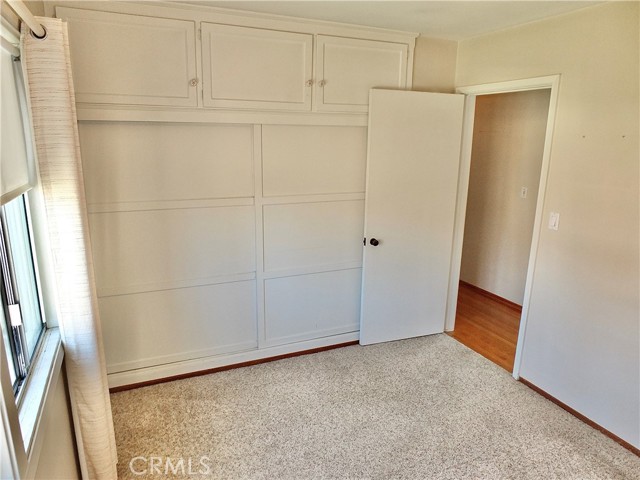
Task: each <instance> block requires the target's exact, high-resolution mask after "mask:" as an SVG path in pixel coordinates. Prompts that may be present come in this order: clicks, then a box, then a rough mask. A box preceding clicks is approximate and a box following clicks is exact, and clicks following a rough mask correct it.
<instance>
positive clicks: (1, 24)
mask: <svg viewBox="0 0 640 480" xmlns="http://www.w3.org/2000/svg"><path fill="white" fill-rule="evenodd" d="M0 36H1V37H2V38H4V39H5V40H6V41H7V42H9V44H11V45H13V46H14V47H15V48H16V49H17V50H18V53H19V52H20V32H19V31H18V30H17V29H16V28H15V27H14V26H13V25H11V24H10V23H9V21H8V20H7V19H6V18H4V17H1V20H0Z"/></svg>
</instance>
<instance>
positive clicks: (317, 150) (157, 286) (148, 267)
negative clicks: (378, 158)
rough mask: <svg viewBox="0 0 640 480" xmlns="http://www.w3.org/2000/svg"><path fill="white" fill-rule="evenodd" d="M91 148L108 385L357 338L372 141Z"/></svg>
mask: <svg viewBox="0 0 640 480" xmlns="http://www.w3.org/2000/svg"><path fill="white" fill-rule="evenodd" d="M80 135H81V144H82V145H81V148H82V153H83V162H84V175H85V183H86V189H87V202H88V205H89V211H90V212H91V213H90V228H91V238H92V244H93V255H94V263H95V268H96V283H97V288H98V295H99V304H100V312H101V315H102V319H103V322H102V323H103V329H104V341H105V346H106V354H107V362H108V368H109V373H111V374H115V373H119V372H127V371H131V370H133V369H144V368H147V367H153V368H157V367H158V366H161V365H166V364H171V363H174V362H181V361H186V360H194V359H199V358H203V357H211V356H215V355H225V354H233V353H237V352H243V351H247V350H251V349H257V348H262V347H272V346H277V345H283V344H288V343H294V342H300V341H305V340H310V339H315V338H321V337H329V336H332V335H340V334H345V333H348V332H357V330H358V323H359V315H360V283H361V278H360V277H361V267H362V234H363V229H364V227H363V221H364V176H365V163H366V128H364V127H338V126H299V125H298V126H293V125H264V126H263V125H251V124H245V125H230V124H200V123H196V124H180V123H160V122H159V123H142V122H140V123H138V122H81V124H80Z"/></svg>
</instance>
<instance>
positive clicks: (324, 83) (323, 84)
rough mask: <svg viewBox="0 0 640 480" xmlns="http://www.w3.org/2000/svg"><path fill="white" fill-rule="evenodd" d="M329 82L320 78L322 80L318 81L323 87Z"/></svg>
mask: <svg viewBox="0 0 640 480" xmlns="http://www.w3.org/2000/svg"><path fill="white" fill-rule="evenodd" d="M326 84H327V81H326V80H320V82H319V83H318V85H320V86H321V87H324V86H325V85H326Z"/></svg>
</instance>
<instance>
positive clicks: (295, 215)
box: [264, 200, 364, 272]
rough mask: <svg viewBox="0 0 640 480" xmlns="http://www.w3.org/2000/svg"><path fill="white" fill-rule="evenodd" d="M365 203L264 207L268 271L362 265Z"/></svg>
mask: <svg viewBox="0 0 640 480" xmlns="http://www.w3.org/2000/svg"><path fill="white" fill-rule="evenodd" d="M363 231H364V201H362V200H354V201H346V202H318V203H297V204H286V205H266V206H265V207H264V264H265V265H264V266H265V271H267V272H269V271H277V270H286V269H292V268H301V267H321V266H326V265H339V264H345V263H354V262H357V263H359V264H361V263H362V235H363Z"/></svg>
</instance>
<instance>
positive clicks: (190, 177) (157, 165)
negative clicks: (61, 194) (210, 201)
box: [79, 122, 253, 205]
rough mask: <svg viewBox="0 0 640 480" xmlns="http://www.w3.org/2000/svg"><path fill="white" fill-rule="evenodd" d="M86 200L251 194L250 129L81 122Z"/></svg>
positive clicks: (94, 202) (242, 126) (189, 197)
mask: <svg viewBox="0 0 640 480" xmlns="http://www.w3.org/2000/svg"><path fill="white" fill-rule="evenodd" d="M79 128H80V138H81V149H82V161H83V167H84V177H85V184H86V190H87V203H89V205H92V204H105V203H124V202H149V201H174V200H192V199H205V198H238V197H252V196H253V127H252V126H251V125H204V124H193V125H186V124H171V123H167V124H164V123H156V124H148V123H129V122H113V123H110V122H81V123H80V127H79Z"/></svg>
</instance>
